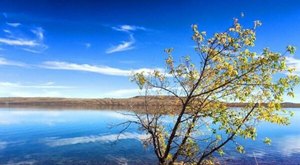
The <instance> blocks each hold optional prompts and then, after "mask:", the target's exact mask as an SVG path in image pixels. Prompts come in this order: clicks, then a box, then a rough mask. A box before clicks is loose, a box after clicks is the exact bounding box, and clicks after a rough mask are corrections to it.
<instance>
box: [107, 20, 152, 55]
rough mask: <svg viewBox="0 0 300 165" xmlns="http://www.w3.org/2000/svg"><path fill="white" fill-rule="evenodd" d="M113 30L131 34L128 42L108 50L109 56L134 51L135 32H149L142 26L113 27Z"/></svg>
mask: <svg viewBox="0 0 300 165" xmlns="http://www.w3.org/2000/svg"><path fill="white" fill-rule="evenodd" d="M112 29H113V30H116V31H120V32H125V33H127V34H129V40H128V41H122V42H121V43H120V44H118V45H115V46H112V47H111V48H109V49H107V50H106V53H107V54H111V53H116V52H123V51H127V50H131V49H134V44H135V38H134V36H133V32H134V31H137V30H142V31H147V30H148V29H146V28H145V27H142V26H135V25H120V26H114V27H112Z"/></svg>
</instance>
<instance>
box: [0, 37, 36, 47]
mask: <svg viewBox="0 0 300 165" xmlns="http://www.w3.org/2000/svg"><path fill="white" fill-rule="evenodd" d="M0 43H3V44H7V45H11V46H29V47H34V46H38V45H39V44H38V43H37V42H36V41H34V40H25V39H21V38H17V39H8V38H0Z"/></svg>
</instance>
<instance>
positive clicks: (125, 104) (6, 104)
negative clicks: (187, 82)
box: [0, 96, 300, 112]
mask: <svg viewBox="0 0 300 165" xmlns="http://www.w3.org/2000/svg"><path fill="white" fill-rule="evenodd" d="M149 97H150V100H151V101H150V102H149V103H148V106H149V107H151V108H153V109H157V108H158V107H162V106H163V107H168V108H170V109H173V110H174V109H177V108H178V105H179V104H177V103H176V99H175V98H174V97H172V96H149ZM226 104H227V106H228V107H244V106H246V105H247V103H226ZM281 106H282V107H283V108H300V103H290V102H284V103H282V104H281ZM0 108H24V109H25V108H41V109H43V108H45V109H57V110H59V109H79V110H80V109H88V110H133V111H138V112H143V111H144V109H145V97H144V96H135V97H131V98H99V99H97V98H92V99H90V98H57V97H2V98H0Z"/></svg>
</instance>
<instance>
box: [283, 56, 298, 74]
mask: <svg viewBox="0 0 300 165" xmlns="http://www.w3.org/2000/svg"><path fill="white" fill-rule="evenodd" d="M286 62H287V65H288V66H291V67H294V68H295V69H296V74H298V75H300V59H296V58H295V57H292V56H288V57H286Z"/></svg>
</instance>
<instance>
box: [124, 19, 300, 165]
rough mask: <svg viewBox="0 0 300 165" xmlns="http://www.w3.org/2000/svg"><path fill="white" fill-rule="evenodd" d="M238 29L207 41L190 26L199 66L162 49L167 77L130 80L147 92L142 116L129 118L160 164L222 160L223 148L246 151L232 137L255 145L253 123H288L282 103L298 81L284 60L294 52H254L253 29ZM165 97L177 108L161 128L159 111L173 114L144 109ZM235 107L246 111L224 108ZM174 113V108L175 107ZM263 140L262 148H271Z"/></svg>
mask: <svg viewBox="0 0 300 165" xmlns="http://www.w3.org/2000/svg"><path fill="white" fill-rule="evenodd" d="M259 26H261V22H260V21H254V26H253V27H252V28H243V27H242V26H241V24H240V23H239V22H238V20H237V19H234V23H233V25H232V26H231V27H230V28H228V30H226V31H225V32H221V33H216V34H214V35H213V36H212V37H211V38H208V39H206V32H204V31H203V32H200V31H199V30H198V26H197V25H193V26H192V30H193V36H192V39H193V40H194V41H195V44H196V48H195V51H196V53H197V54H198V56H197V60H198V62H197V63H195V64H194V63H192V60H191V58H190V57H189V56H186V57H183V58H182V59H180V61H178V62H176V61H175V60H174V59H173V56H172V51H173V49H166V50H165V52H166V53H167V55H168V57H167V59H166V70H165V71H157V70H156V71H153V72H151V73H145V72H140V73H135V74H134V76H133V78H132V80H133V81H134V82H136V83H137V85H138V86H139V88H140V89H143V91H145V96H146V97H145V112H146V113H143V114H135V116H136V117H137V118H136V120H133V121H129V122H127V123H128V124H131V123H135V124H138V125H139V126H140V128H141V130H143V131H145V132H146V133H147V134H148V135H149V138H148V139H146V140H145V143H146V144H150V145H152V146H153V149H154V152H155V155H156V157H157V159H158V161H159V164H174V163H176V162H183V163H187V164H208V163H213V161H214V153H216V152H217V153H219V154H220V155H223V154H224V151H223V148H224V146H225V145H226V144H228V143H229V142H232V143H233V144H235V145H236V150H237V151H238V152H240V153H243V152H244V148H243V146H241V145H240V144H238V143H237V142H236V140H235V139H236V137H243V138H245V139H247V138H250V139H253V140H255V137H256V126H257V124H258V123H259V122H262V121H267V122H271V123H277V124H283V125H287V124H288V123H289V117H290V116H292V113H291V112H289V111H286V110H284V109H282V108H281V103H282V102H283V97H284V96H285V95H286V94H287V95H289V96H292V97H293V96H294V93H293V88H294V87H295V86H296V85H297V84H298V83H299V77H297V76H296V75H295V74H293V71H294V69H293V68H291V67H289V66H287V65H286V59H285V57H286V56H288V55H289V56H291V55H292V54H294V53H295V47H293V46H288V47H287V49H286V51H285V52H284V53H283V54H281V53H277V52H273V51H271V50H270V49H268V48H265V49H263V51H262V53H256V52H254V51H253V47H254V43H255V40H256V29H257V27H259ZM153 94H155V95H168V96H172V97H169V98H171V99H174V104H176V105H177V108H176V110H175V111H176V114H175V115H174V116H173V119H174V122H173V123H172V124H171V125H170V124H166V123H165V122H164V117H165V116H164V115H163V114H165V113H169V112H171V111H172V112H174V108H173V109H171V110H170V108H171V107H160V108H157V109H156V110H154V111H153V110H152V111H150V110H149V107H148V102H149V101H151V99H153V97H149V95H153ZM230 102H240V103H244V105H245V106H244V107H241V108H238V109H237V108H235V109H233V108H230V107H229V106H228V104H227V103H230ZM178 107H179V108H178ZM270 142H271V140H270V139H269V138H266V139H265V143H270Z"/></svg>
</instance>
